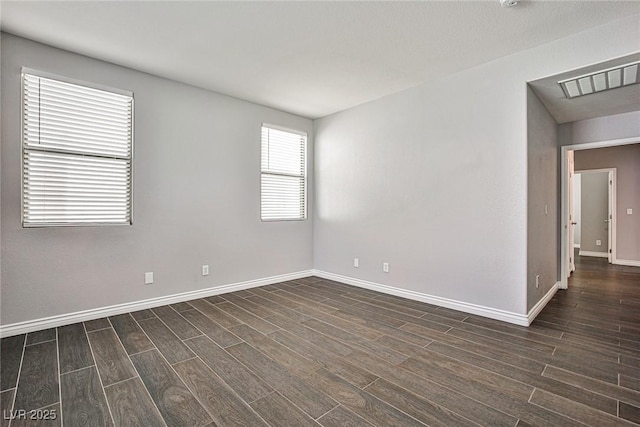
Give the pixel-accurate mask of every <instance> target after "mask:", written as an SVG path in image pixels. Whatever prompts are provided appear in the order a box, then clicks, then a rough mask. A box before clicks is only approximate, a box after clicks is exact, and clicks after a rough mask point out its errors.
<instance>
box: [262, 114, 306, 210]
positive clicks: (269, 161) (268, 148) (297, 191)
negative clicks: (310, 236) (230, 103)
mask: <svg viewBox="0 0 640 427" xmlns="http://www.w3.org/2000/svg"><path fill="white" fill-rule="evenodd" d="M306 152H307V134H306V133H304V132H298V131H294V130H290V129H284V128H280V127H277V126H273V125H266V124H265V125H263V126H262V174H261V203H260V206H261V218H262V220H263V221H282V220H302V219H306V217H307V192H306V189H307V165H306Z"/></svg>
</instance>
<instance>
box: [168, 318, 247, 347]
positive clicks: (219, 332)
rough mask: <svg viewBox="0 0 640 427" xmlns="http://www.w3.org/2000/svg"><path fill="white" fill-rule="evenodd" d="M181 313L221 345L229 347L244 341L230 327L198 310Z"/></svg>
mask: <svg viewBox="0 0 640 427" xmlns="http://www.w3.org/2000/svg"><path fill="white" fill-rule="evenodd" d="M180 314H181V315H182V316H184V317H185V319H187V320H188V321H189V322H191V324H193V325H194V326H195V327H197V328H198V329H199V330H201V331H202V332H203V333H204V334H205V335H206V336H208V337H209V338H211V339H212V340H213V341H214V342H215V343H216V344H218V345H219V346H221V347H228V346H230V345H234V344H238V343H239V342H241V341H242V340H241V339H240V338H238V337H237V336H236V335H234V334H233V333H232V332H230V331H229V330H228V329H226V328H224V327H223V326H222V325H220V324H218V323H217V322H216V321H214V320H213V319H211V318H210V317H207V316H205V315H204V314H202V312H200V311H198V310H187V311H183V312H182V313H180Z"/></svg>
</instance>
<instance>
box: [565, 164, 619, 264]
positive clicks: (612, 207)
mask: <svg viewBox="0 0 640 427" xmlns="http://www.w3.org/2000/svg"><path fill="white" fill-rule="evenodd" d="M576 173H579V174H581V175H582V174H585V175H586V174H590V173H606V174H607V216H608V217H609V218H608V221H609V225H608V226H607V247H608V248H609V250H608V251H607V252H606V253H604V255H606V256H604V255H603V256H602V258H607V259H608V260H609V263H610V264H615V262H614V261H615V260H616V259H617V258H616V219H617V217H616V178H617V169H616V168H600V169H584V170H580V171H575V170H574V173H573V174H574V177H575V174H576ZM580 234H582V233H580Z"/></svg>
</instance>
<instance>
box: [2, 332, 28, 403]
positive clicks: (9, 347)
mask: <svg viewBox="0 0 640 427" xmlns="http://www.w3.org/2000/svg"><path fill="white" fill-rule="evenodd" d="M25 338H26V336H25V335H24V334H22V335H15V336H12V337H7V338H2V340H0V366H1V367H2V369H0V391H4V390H8V389H10V388H15V386H16V383H17V382H18V372H19V371H20V362H21V360H22V350H23V349H24V344H25Z"/></svg>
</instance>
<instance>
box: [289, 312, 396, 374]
mask: <svg viewBox="0 0 640 427" xmlns="http://www.w3.org/2000/svg"><path fill="white" fill-rule="evenodd" d="M302 323H303V324H304V325H305V326H308V327H309V328H312V329H313V330H315V331H317V332H320V333H322V334H324V335H326V336H329V337H332V338H335V339H337V340H339V341H341V342H343V343H345V344H347V345H348V346H349V347H351V348H358V349H361V350H364V351H370V352H373V353H375V354H376V355H377V356H379V357H381V358H383V359H385V360H388V361H389V363H392V364H394V365H395V364H398V363H402V362H403V361H405V360H406V359H407V356H406V355H404V354H402V353H400V352H397V351H395V350H392V349H390V348H388V347H386V346H384V345H380V344H379V343H376V342H374V341H369V340H367V339H365V338H363V337H360V336H358V335H355V334H352V333H351V332H348V331H345V330H344V329H340V328H336V327H335V326H333V325H330V324H328V323H325V322H322V321H319V320H316V319H311V320H307V321H305V322H302Z"/></svg>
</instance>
